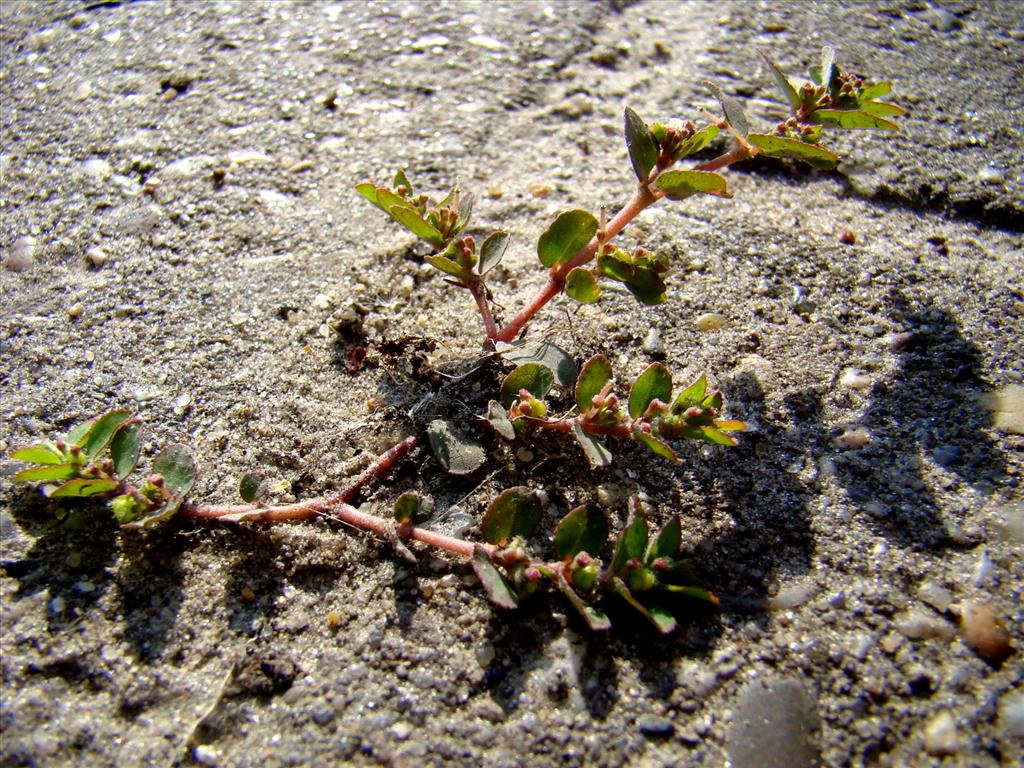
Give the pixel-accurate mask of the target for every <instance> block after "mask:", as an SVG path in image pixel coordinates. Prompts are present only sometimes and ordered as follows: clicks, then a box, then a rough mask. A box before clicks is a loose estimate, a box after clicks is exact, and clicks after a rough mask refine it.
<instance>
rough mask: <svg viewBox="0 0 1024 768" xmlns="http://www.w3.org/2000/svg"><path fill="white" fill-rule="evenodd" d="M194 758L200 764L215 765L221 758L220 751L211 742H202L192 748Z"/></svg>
mask: <svg viewBox="0 0 1024 768" xmlns="http://www.w3.org/2000/svg"><path fill="white" fill-rule="evenodd" d="M192 759H193V760H195V761H196V762H197V763H199V764H200V765H209V766H215V765H217V764H218V761H219V760H220V752H218V751H217V748H216V747H214V746H211V745H210V744H200V745H199V746H197V747H196V748H195V749H193V750H192Z"/></svg>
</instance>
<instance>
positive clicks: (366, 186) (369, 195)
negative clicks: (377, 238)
mask: <svg viewBox="0 0 1024 768" xmlns="http://www.w3.org/2000/svg"><path fill="white" fill-rule="evenodd" d="M356 192H358V193H359V194H360V195H362V196H363V197H365V198H366V199H367V200H369V201H370V202H371V203H373V204H374V205H376V206H377V207H378V208H380V209H381V210H382V211H384V212H385V213H387V211H388V209H387V208H385V207H384V206H383V205H381V204H380V203H379V202H377V185H376V184H371V183H370V182H368V181H364V182H363V183H362V184H356Z"/></svg>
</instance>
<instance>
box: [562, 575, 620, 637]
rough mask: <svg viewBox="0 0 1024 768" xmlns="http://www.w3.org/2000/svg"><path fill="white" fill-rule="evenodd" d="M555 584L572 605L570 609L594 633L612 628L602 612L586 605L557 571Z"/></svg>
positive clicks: (588, 604)
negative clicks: (577, 614) (573, 609)
mask: <svg viewBox="0 0 1024 768" xmlns="http://www.w3.org/2000/svg"><path fill="white" fill-rule="evenodd" d="M555 584H556V585H557V586H558V589H559V590H561V592H562V594H563V595H565V596H566V597H567V598H568V599H569V602H570V603H572V607H573V608H575V609H576V612H577V613H579V615H580V616H581V617H583V620H584V621H585V622H586V623H587V626H588V627H590V628H591V629H592V630H593V631H595V632H604V631H606V630H609V629H611V628H612V623H611V621H610V620H609V619H608V617H607V616H606V615H605V613H604V611H602V610H601V609H600V608H596V607H595V606H593V605H591V604H590V603H587V602H585V601H584V600H583V598H582V597H580V596H579V595H578V594H577V593H576V590H574V589H573V588H572V585H571V584H569V582H568V581H566V580H565V574H564V573H563V572H562V571H561V570H559V571H558V572H557V574H556V575H555Z"/></svg>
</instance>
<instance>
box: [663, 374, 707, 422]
mask: <svg viewBox="0 0 1024 768" xmlns="http://www.w3.org/2000/svg"><path fill="white" fill-rule="evenodd" d="M707 391H708V377H707V376H705V375H704V374H701V375H700V377H699V378H698V379H697V380H696V381H694V382H693V383H692V384H691V385H690V386H688V387H687V388H686V389H684V390H683V391H682V392H680V393H679V396H678V397H677V398H676V400H675V402H674V403H672V412H673V413H682V412H683V411H685V410H686V409H687V408H692V407H693V406H695V405H700V404H701V403H702V402H704V396H705V395H706V394H707Z"/></svg>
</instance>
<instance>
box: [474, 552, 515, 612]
mask: <svg viewBox="0 0 1024 768" xmlns="http://www.w3.org/2000/svg"><path fill="white" fill-rule="evenodd" d="M471 562H472V565H473V572H474V573H475V574H476V577H477V578H478V579H480V584H481V585H482V586H483V588H484V592H486V593H487V598H488V599H489V600H490V601H491V602H492V603H494V604H495V605H496V606H498V607H499V608H505V609H507V610H512V609H513V608H518V607H519V595H517V594H516V590H515V587H513V586H512V582H510V581H509V580H508V579H507V578H505V576H504V574H502V572H501V571H499V570H498V569H497V568H496V567H495V565H494V563H492V562H491V558H490V556H489V555H488V554H487V550H486V549H484V548H483V547H481V546H480V545H479V544H477V545H476V546H474V547H473V559H472V561H471Z"/></svg>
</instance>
